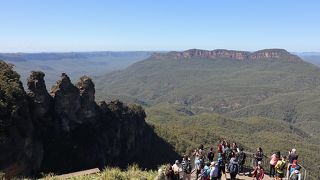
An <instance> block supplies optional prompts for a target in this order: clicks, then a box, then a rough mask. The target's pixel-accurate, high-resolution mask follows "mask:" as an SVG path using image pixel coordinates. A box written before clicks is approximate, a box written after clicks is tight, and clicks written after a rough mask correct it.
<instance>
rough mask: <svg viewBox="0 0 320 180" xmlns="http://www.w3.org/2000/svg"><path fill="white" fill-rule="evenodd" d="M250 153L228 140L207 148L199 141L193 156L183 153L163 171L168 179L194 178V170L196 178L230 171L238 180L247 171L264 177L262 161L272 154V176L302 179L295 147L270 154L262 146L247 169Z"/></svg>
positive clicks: (256, 179)
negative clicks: (283, 151)
mask: <svg viewBox="0 0 320 180" xmlns="http://www.w3.org/2000/svg"><path fill="white" fill-rule="evenodd" d="M247 155H248V153H247V152H244V149H243V148H242V147H238V145H237V143H235V142H234V143H232V144H229V143H228V142H227V141H225V140H221V141H219V143H218V145H217V147H216V150H215V148H213V147H211V148H210V150H208V152H206V150H205V148H204V146H203V145H200V146H199V147H198V148H197V149H196V150H194V152H193V153H192V154H191V155H190V156H188V155H185V156H183V159H182V161H181V163H180V162H179V160H176V161H175V163H174V164H173V165H171V164H168V165H167V166H166V168H165V170H164V172H162V171H161V172H160V173H161V174H162V175H163V179H166V180H191V174H195V179H197V180H221V179H227V175H226V174H227V173H229V174H230V179H231V180H235V179H236V177H237V176H238V175H244V176H246V175H248V176H251V177H252V178H253V180H262V179H264V177H265V174H266V171H265V167H263V163H262V162H263V161H264V160H265V161H266V160H267V159H268V158H270V163H269V164H270V171H269V173H268V175H269V176H270V177H271V178H273V179H275V180H282V179H283V178H284V177H285V176H288V178H289V179H290V180H300V179H301V174H300V169H301V166H300V165H299V164H298V154H297V153H296V149H292V150H291V151H290V152H289V154H288V156H285V155H282V156H281V154H280V151H278V152H275V153H273V154H272V155H271V156H270V157H267V156H265V154H264V153H263V150H262V148H261V147H259V148H257V151H256V152H255V153H254V154H253V156H252V157H253V158H254V161H253V163H252V167H250V168H248V166H246V169H245V167H244V165H245V163H246V159H247ZM191 157H192V158H191ZM191 159H193V160H192V162H191ZM193 167H194V168H193ZM245 171H246V172H245Z"/></svg>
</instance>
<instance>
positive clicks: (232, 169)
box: [228, 153, 239, 180]
mask: <svg viewBox="0 0 320 180" xmlns="http://www.w3.org/2000/svg"><path fill="white" fill-rule="evenodd" d="M228 170H229V173H230V179H231V180H236V176H237V174H238V172H239V164H238V161H237V158H236V155H235V153H232V158H231V159H230V162H229V165H228Z"/></svg>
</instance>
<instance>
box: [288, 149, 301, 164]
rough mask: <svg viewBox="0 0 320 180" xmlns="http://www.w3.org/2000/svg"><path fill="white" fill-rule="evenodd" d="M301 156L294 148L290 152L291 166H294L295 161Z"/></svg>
mask: <svg viewBox="0 0 320 180" xmlns="http://www.w3.org/2000/svg"><path fill="white" fill-rule="evenodd" d="M298 157H299V155H298V154H297V150H296V149H295V148H293V149H292V150H291V151H289V156H288V159H289V164H292V163H293V161H294V160H298Z"/></svg>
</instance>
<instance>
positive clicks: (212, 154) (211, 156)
mask: <svg viewBox="0 0 320 180" xmlns="http://www.w3.org/2000/svg"><path fill="white" fill-rule="evenodd" d="M207 157H208V159H213V158H214V153H213V152H212V151H210V152H209V153H208V156H207Z"/></svg>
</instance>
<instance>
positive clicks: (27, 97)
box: [0, 61, 178, 178]
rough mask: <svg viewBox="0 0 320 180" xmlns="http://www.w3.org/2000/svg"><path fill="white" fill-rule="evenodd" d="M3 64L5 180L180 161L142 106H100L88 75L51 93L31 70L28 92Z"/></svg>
mask: <svg viewBox="0 0 320 180" xmlns="http://www.w3.org/2000/svg"><path fill="white" fill-rule="evenodd" d="M0 64H1V66H0V107H1V108H0V171H2V172H4V173H5V174H6V177H7V178H10V177H15V176H19V175H23V176H37V175H39V173H40V172H45V173H49V172H53V173H58V174H59V173H66V172H72V171H78V170H83V169H87V168H94V167H99V168H101V169H102V168H104V167H105V166H107V165H112V166H120V167H126V166H127V165H128V164H130V163H138V164H139V165H140V166H141V167H143V168H155V167H157V165H159V164H162V163H165V162H168V161H169V160H172V159H175V158H177V157H178V155H177V154H176V153H175V152H174V151H173V150H172V147H171V146H169V145H168V144H167V143H166V142H165V141H163V140H162V139H161V138H160V137H158V136H157V135H156V134H155V133H154V132H153V128H152V127H151V126H149V125H148V124H147V123H146V122H145V120H144V119H145V117H146V114H145V112H144V110H143V108H142V107H141V106H138V105H126V104H123V103H122V102H120V101H118V100H116V101H111V102H109V103H107V102H104V101H102V102H100V103H99V104H97V103H96V102H95V88H94V83H93V82H92V80H91V79H90V78H89V77H87V76H83V77H81V78H80V81H79V82H78V83H76V85H73V84H72V82H71V81H70V78H69V77H68V76H67V75H66V74H65V73H63V74H62V75H61V79H60V80H58V81H57V83H56V85H54V86H53V88H52V90H51V93H50V94H49V93H48V92H47V90H46V85H45V81H44V77H45V74H44V73H42V72H31V75H30V77H29V78H28V82H27V85H28V93H26V92H25V91H24V89H23V86H22V83H21V82H20V81H19V75H18V74H17V73H16V72H14V71H12V67H11V66H10V65H7V64H6V63H4V62H2V61H0ZM146 144H148V145H147V146H146ZM159 146H160V147H159ZM155 148H156V149H155ZM154 151H157V154H160V156H154ZM164 157H165V158H164Z"/></svg>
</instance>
